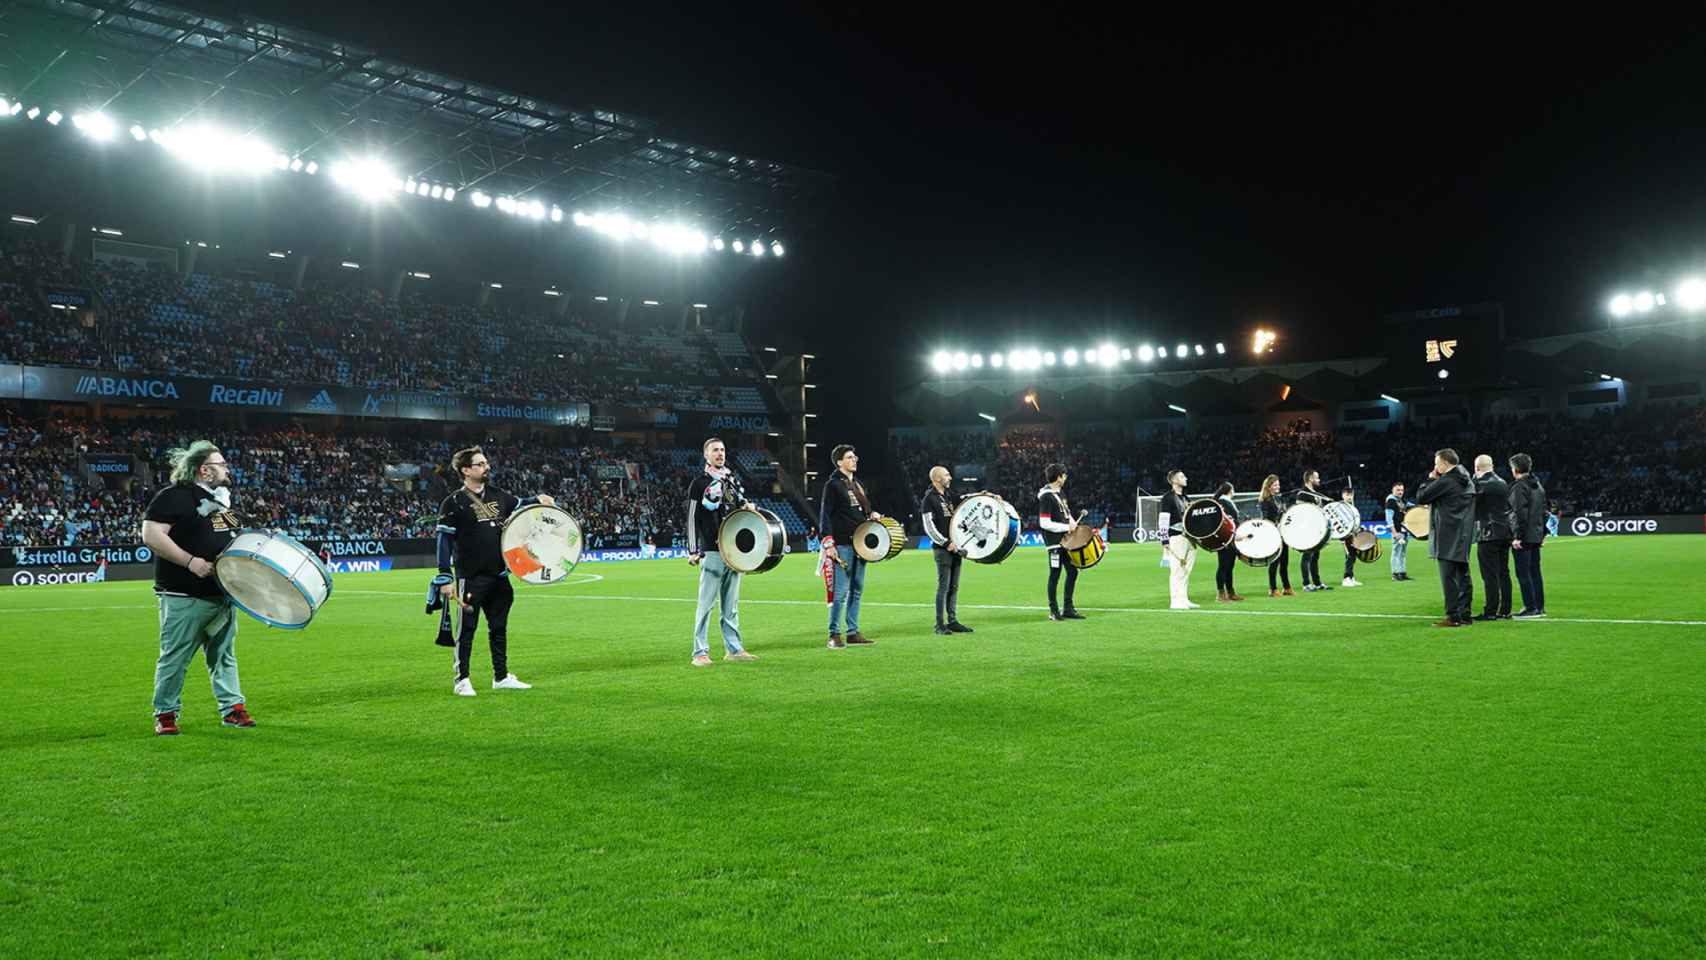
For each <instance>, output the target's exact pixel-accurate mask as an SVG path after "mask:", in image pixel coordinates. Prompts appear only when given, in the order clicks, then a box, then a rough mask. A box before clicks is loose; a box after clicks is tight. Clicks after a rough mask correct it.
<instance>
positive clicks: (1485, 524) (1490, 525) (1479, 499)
mask: <svg viewBox="0 0 1706 960" xmlns="http://www.w3.org/2000/svg"><path fill="white" fill-rule="evenodd" d="M1510 489H1511V488H1510V484H1508V483H1505V481H1504V479H1503V478H1501V477H1500V476H1499V475H1498V474H1496V473H1488V474H1486V475H1485V476H1481V477H1476V478H1475V542H1476V543H1484V542H1487V541H1490V540H1509V539H1511V497H1510Z"/></svg>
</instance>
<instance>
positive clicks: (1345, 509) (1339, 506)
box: [1321, 500, 1362, 540]
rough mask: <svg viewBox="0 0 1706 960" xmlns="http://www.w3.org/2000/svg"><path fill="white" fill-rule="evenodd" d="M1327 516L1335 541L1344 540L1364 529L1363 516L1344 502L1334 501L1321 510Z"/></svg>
mask: <svg viewBox="0 0 1706 960" xmlns="http://www.w3.org/2000/svg"><path fill="white" fill-rule="evenodd" d="M1321 510H1322V512H1324V513H1326V514H1327V529H1328V531H1329V532H1330V533H1331V534H1332V537H1333V539H1334V540H1343V539H1345V538H1346V537H1348V536H1350V535H1351V534H1353V533H1356V532H1357V531H1358V530H1361V529H1362V514H1360V513H1357V508H1356V507H1355V506H1354V505H1352V504H1349V503H1346V502H1345V501H1343V500H1334V501H1333V502H1332V503H1329V504H1327V505H1326V506H1324V507H1322V508H1321Z"/></svg>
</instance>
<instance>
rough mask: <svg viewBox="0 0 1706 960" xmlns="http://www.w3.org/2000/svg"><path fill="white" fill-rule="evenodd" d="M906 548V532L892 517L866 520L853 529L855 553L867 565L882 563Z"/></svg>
mask: <svg viewBox="0 0 1706 960" xmlns="http://www.w3.org/2000/svg"><path fill="white" fill-rule="evenodd" d="M904 546H906V530H905V528H903V527H902V526H901V525H900V524H899V523H898V522H896V521H895V520H894V519H893V518H891V517H881V518H879V519H876V520H866V521H865V522H864V523H861V524H859V525H858V526H857V527H854V528H853V552H854V553H857V554H858V555H859V557H860V559H862V560H864V561H865V562H866V563H881V562H883V561H884V560H887V559H889V558H890V557H892V556H894V555H896V554H898V553H900V551H901V548H902V547H904Z"/></svg>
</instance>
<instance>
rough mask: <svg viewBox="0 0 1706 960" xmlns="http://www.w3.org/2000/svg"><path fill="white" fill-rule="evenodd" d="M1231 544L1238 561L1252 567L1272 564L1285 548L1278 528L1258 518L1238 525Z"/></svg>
mask: <svg viewBox="0 0 1706 960" xmlns="http://www.w3.org/2000/svg"><path fill="white" fill-rule="evenodd" d="M1232 544H1233V546H1234V547H1235V548H1237V550H1238V559H1240V560H1242V561H1244V562H1245V563H1247V564H1249V565H1250V566H1252V567H1265V566H1267V565H1268V564H1270V563H1273V562H1274V560H1275V559H1276V558H1278V557H1279V555H1280V551H1281V550H1282V549H1284V548H1285V541H1284V540H1283V539H1281V538H1280V531H1279V527H1276V526H1274V525H1273V524H1272V523H1271V522H1269V521H1267V520H1263V519H1261V518H1259V517H1258V518H1255V519H1252V520H1246V521H1244V522H1243V523H1240V524H1239V525H1238V532H1237V534H1236V535H1235V536H1234V537H1233V540H1232Z"/></svg>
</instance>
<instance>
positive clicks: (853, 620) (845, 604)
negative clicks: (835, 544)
mask: <svg viewBox="0 0 1706 960" xmlns="http://www.w3.org/2000/svg"><path fill="white" fill-rule="evenodd" d="M837 552H838V553H840V554H841V559H842V561H843V562H845V563H846V564H847V565H846V566H842V565H841V564H840V563H837V564H835V599H834V600H832V601H830V604H829V632H830V635H832V636H841V635H842V633H843V631H841V630H839V629H837V628H836V624H837V623H839V622H840V620H841V611H842V610H843V609H845V610H846V611H847V630H846V633H858V632H859V598H860V597H862V596H863V595H864V593H865V561H864V560H863V559H861V558H860V557H859V555H858V554H856V553H854V552H853V548H852V547H851V546H841V547H839V549H838V550H837Z"/></svg>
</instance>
